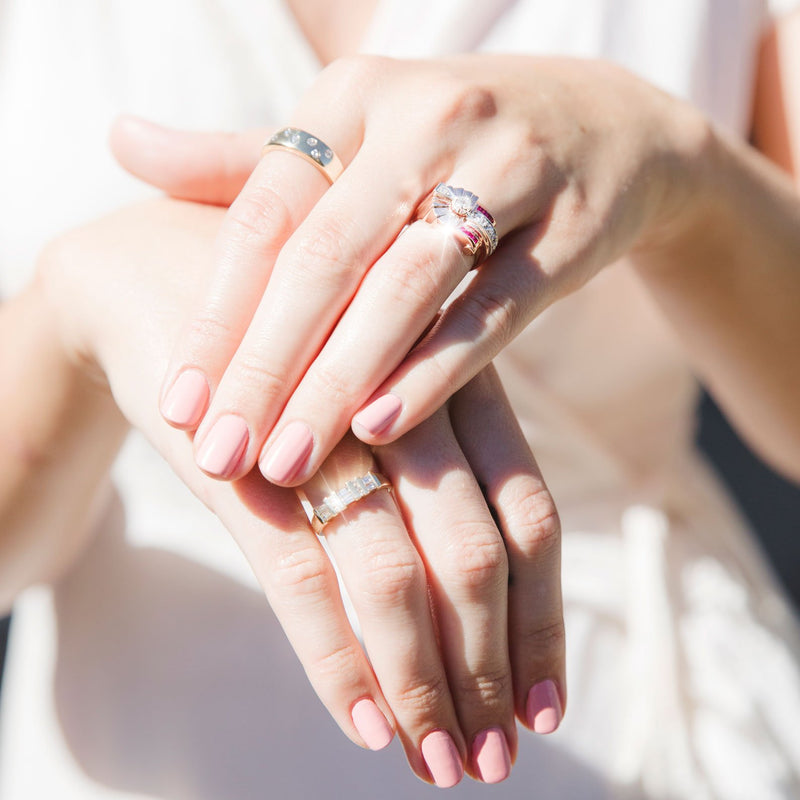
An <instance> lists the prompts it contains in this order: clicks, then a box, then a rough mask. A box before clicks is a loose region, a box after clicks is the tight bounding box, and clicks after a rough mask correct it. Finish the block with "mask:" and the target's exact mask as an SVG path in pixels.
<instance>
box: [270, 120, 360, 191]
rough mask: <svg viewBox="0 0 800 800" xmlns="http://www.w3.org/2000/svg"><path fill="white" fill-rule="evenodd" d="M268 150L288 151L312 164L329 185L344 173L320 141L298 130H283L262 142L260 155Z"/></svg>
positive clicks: (336, 158)
mask: <svg viewBox="0 0 800 800" xmlns="http://www.w3.org/2000/svg"><path fill="white" fill-rule="evenodd" d="M270 150H288V151H289V152H290V153H294V154H295V155H298V156H300V157H301V158H303V159H305V160H306V161H308V162H309V164H313V165H314V166H315V167H316V168H317V169H318V170H319V171H320V172H321V173H322V174H323V175H324V176H325V177H326V178H327V179H328V180H329V181H330V182H331V183H333V182H334V181H335V180H336V179H337V178H338V177H339V176H340V175H341V174H342V172H343V171H344V167H343V166H342V162H341V161H340V160H339V156H337V155H336V153H334V152H333V150H332V149H331V148H330V147H328V145H326V144H325V142H323V141H322V140H321V139H318V138H317V137H316V136H314V135H313V134H312V133H309V132H308V131H303V130H300V128H283V129H281V130H279V131H278V132H277V133H274V134H273V135H272V136H270V137H269V139H267V141H266V142H264V146H263V147H262V148H261V155H262V156H263V155H264V154H265V153H267V152H269V151H270Z"/></svg>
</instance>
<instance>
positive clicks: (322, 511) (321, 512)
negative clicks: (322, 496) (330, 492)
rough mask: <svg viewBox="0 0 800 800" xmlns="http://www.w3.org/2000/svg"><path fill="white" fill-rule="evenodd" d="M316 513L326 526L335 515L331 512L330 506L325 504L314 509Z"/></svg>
mask: <svg viewBox="0 0 800 800" xmlns="http://www.w3.org/2000/svg"><path fill="white" fill-rule="evenodd" d="M314 513H315V514H316V515H317V519H318V520H319V521H320V522H321V523H322V524H323V525H324V524H325V523H326V522H330V521H331V520H332V519H333V518H334V516H335V514H334V513H333V511H331V509H330V508H328V506H327V505H326V504H325V503H323V504H322V505H321V506H317V507H316V508H315V509H314Z"/></svg>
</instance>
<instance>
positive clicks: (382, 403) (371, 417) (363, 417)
mask: <svg viewBox="0 0 800 800" xmlns="http://www.w3.org/2000/svg"><path fill="white" fill-rule="evenodd" d="M402 409H403V401H402V400H401V399H400V398H399V397H398V396H397V395H396V394H385V395H384V396H383V397H379V398H378V399H377V400H374V401H373V402H372V403H370V404H369V405H368V406H367V407H366V408H364V409H362V410H361V411H359V412H358V414H356V415H355V416H354V417H353V422H354V423H355V424H356V425H360V426H361V427H362V428H365V429H366V430H367V431H369V432H370V433H371V434H372V435H373V436H377V435H378V434H379V433H382V432H383V431H385V430H386V429H387V428H388V427H389V426H390V425H391V424H392V423H393V422H394V421H395V420H396V419H397V416H398V415H399V414H400V412H401V411H402Z"/></svg>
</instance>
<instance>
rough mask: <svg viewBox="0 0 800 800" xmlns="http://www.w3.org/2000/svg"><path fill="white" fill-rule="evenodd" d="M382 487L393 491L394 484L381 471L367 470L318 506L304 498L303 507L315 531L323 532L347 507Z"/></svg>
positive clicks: (332, 493)
mask: <svg viewBox="0 0 800 800" xmlns="http://www.w3.org/2000/svg"><path fill="white" fill-rule="evenodd" d="M381 489H388V490H389V491H392V484H391V483H389V481H387V480H386V478H384V477H383V475H381V474H380V473H379V472H367V473H366V474H364V475H362V476H361V477H359V478H354V479H353V480H350V481H347V482H346V483H345V485H344V486H343V487H342V488H341V489H339V490H338V491H335V492H331V494H329V495H328V496H327V497H325V498H324V499H323V500H322V502H321V503H320V504H319V505H318V506H314V505H311V503H310V502H308V501H307V500H304V501H303V508H304V509H305V512H306V514H307V515H308V521H309V523H310V525H311V527H312V529H313V531H314V533H321V532H322V529H323V528H324V527H325V526H326V525H327V524H328V523H329V522H330V521H331V520H332V519H333V518H334V517H337V516H338V515H339V514H341V513H342V512H343V511H344V510H345V509H346V508H348V507H349V506H351V505H353V503H357V502H358V501H359V500H363V499H364V498H365V497H368V496H369V495H371V494H373V493H375V492H377V491H380V490H381Z"/></svg>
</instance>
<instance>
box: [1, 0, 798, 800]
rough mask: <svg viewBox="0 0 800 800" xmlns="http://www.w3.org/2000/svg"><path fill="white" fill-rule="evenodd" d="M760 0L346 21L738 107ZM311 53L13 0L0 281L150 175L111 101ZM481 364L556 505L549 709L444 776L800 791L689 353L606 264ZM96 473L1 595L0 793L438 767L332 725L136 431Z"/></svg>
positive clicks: (730, 114)
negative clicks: (128, 150) (46, 569)
mask: <svg viewBox="0 0 800 800" xmlns="http://www.w3.org/2000/svg"><path fill="white" fill-rule="evenodd" d="M796 5H798V0H783V2H780V3H775V8H778V6H780V7H781V9H782V10H788V8H789V7H790V6H792V7H794V6H796ZM769 13H770V8H768V4H767V2H766V0H671V2H664V0H602V1H601V0H560V2H558V3H555V2H553V0H435V2H431V1H430V0H379V3H378V9H377V11H376V13H375V16H374V19H373V21H372V24H371V26H370V29H369V32H368V34H367V36H366V38H365V41H364V43H363V48H362V49H363V50H365V51H367V52H376V53H385V54H389V55H395V56H398V57H413V56H432V55H437V54H445V53H451V52H459V51H464V50H482V51H497V52H499V51H513V52H528V53H537V54H543V53H553V54H556V53H557V54H567V55H578V56H601V57H605V58H609V59H612V60H615V61H618V62H620V63H622V64H624V65H625V66H627V67H629V68H630V69H632V70H634V71H635V72H637V73H639V74H640V75H642V76H643V77H644V78H646V79H648V80H650V81H652V82H653V83H655V84H657V85H659V86H661V87H663V88H665V89H667V90H668V91H671V92H673V93H675V94H677V95H680V96H682V97H685V98H688V99H690V100H691V101H693V102H694V103H695V104H697V105H698V106H700V107H701V108H703V109H704V110H705V111H706V112H707V113H708V114H709V115H711V116H712V117H713V118H714V119H715V120H716V121H717V122H718V123H719V124H721V125H724V126H726V127H728V128H730V129H731V130H733V131H736V132H738V133H739V134H741V135H745V134H746V132H747V125H748V118H749V111H750V99H751V91H752V81H753V68H754V63H755V62H754V59H755V52H756V45H757V43H758V40H759V37H760V35H761V32H762V31H763V29H764V26H765V25H766V23H767V21H768V14H769ZM318 69H319V63H318V61H317V58H316V57H315V55H314V53H313V51H312V50H311V48H310V47H309V45H308V43H307V42H306V41H305V40H304V39H303V37H302V35H301V33H300V31H299V29H298V28H297V26H296V24H295V22H294V19H293V18H292V17H291V15H290V13H289V12H288V10H287V9H286V8H285V7H284V5H283V3H281V2H279V0H262V2H258V3H256V2H247V0H205V2H202V3H200V2H196V1H193V0H171V2H169V3H165V2H157V0H137V2H135V3H130V2H123V0H71V2H69V3H64V2H61V0H37V2H31V0H6V2H5V3H3V4H2V5H0V175H2V176H3V177H2V194H1V195H0V296H3V295H5V296H9V295H11V294H13V293H14V292H15V291H17V290H18V289H19V288H20V287H21V286H22V285H23V284H24V283H25V281H26V280H27V279H28V277H29V276H30V273H31V269H32V265H33V261H34V258H35V253H36V251H37V250H38V249H39V247H40V246H41V245H42V244H43V242H45V241H46V240H47V239H48V238H49V237H51V236H53V235H54V234H56V233H57V232H59V231H61V230H63V229H65V228H67V227H69V226H72V225H75V224H78V223H80V222H83V221H85V220H87V219H89V218H92V217H94V216H98V215H100V214H103V213H105V212H107V211H108V210H109V209H111V208H113V207H115V206H118V205H120V204H122V203H124V202H128V201H131V200H134V199H137V198H140V197H142V196H145V195H147V194H148V193H151V190H149V189H147V188H146V187H143V186H141V185H140V184H137V183H136V182H134V181H133V180H132V179H130V178H128V177H127V176H125V175H124V174H122V172H121V171H120V170H119V168H117V167H116V166H115V165H114V164H113V162H112V160H111V157H110V155H109V154H108V152H107V147H106V136H107V130H108V127H109V124H110V121H111V119H112V118H113V116H114V115H115V114H116V113H118V112H120V111H131V112H134V113H139V114H142V115H144V116H148V117H151V118H154V119H156V120H158V121H161V122H163V123H166V124H174V125H180V126H185V127H197V128H241V127H249V126H256V125H258V126H265V125H271V124H272V125H279V124H281V123H282V122H283V121H284V120H286V119H287V118H288V116H289V114H290V111H291V109H292V107H293V105H294V103H295V102H296V100H297V98H298V96H299V94H300V93H301V92H302V91H303V89H304V88H305V87H306V86H307V85H308V84H309V83H310V81H311V80H312V79H313V77H314V75H315V73H316V72H317V71H318ZM20 212H22V213H20ZM732 235H736V234H734V233H733V232H732ZM739 235H742V234H739ZM499 367H500V369H501V372H502V375H503V378H504V381H505V383H506V386H507V388H508V390H509V393H510V395H511V397H512V401H513V402H514V405H515V408H516V410H517V412H518V414H519V416H520V419H521V422H522V425H523V428H524V430H525V432H526V435H527V436H528V438H529V441H530V443H531V445H532V447H533V448H534V451H535V453H536V456H537V459H538V461H539V463H540V465H541V467H542V469H543V472H544V475H545V477H546V479H547V480H548V483H549V484H550V486H551V488H552V490H553V493H554V495H555V497H556V501H557V503H558V505H559V509H560V511H561V514H562V519H563V523H564V573H563V574H564V577H563V583H564V594H565V603H566V616H567V635H568V683H569V696H570V701H569V713H568V715H567V718H566V720H565V722H564V725H563V726H562V728H561V729H560V730H559V731H558V732H557V733H556V734H555V735H553V736H551V737H548V738H542V737H537V736H535V735H532V734H528V733H527V732H524V731H523V732H522V734H521V740H520V752H519V759H518V761H517V764H516V766H515V769H514V771H513V772H512V777H511V778H510V780H508V781H507V782H506V783H504V784H502V785H501V786H499V787H493V788H492V789H491V790H489V789H487V788H486V787H483V786H480V785H478V784H475V783H472V782H470V781H469V780H465V781H464V783H463V784H462V785H461V786H459V787H458V788H457V789H455V790H452V791H451V793H450V795H448V796H455V797H462V796H463V797H472V796H475V797H478V796H479V795H480V796H481V797H485V796H486V793H487V791H491V793H492V796H493V797H497V798H503V797H505V798H521V797H541V798H582V799H583V798H586V799H588V798H591V799H592V800H594V799H595V798H639V797H647V798H678V797H679V798H692V799H693V800H694V799H695V798H697V799H698V800H702V799H704V798H709V799H710V798H726V800H727V798H743V799H745V798H746V800H755V799H756V798H757V799H758V800H772V799H773V798H775V799H776V800H777V799H778V798H781V799H783V800H788V798H796V797H800V637H798V628H797V625H796V622H795V620H794V618H793V616H792V613H791V611H790V610H789V608H788V606H787V604H786V602H785V600H784V598H783V596H782V594H781V592H780V589H779V588H778V587H777V585H776V583H775V580H774V578H773V576H772V575H771V573H770V572H769V571H768V569H767V568H766V567H765V565H764V563H763V560H762V558H761V556H760V554H759V553H758V552H757V550H756V548H755V547H754V545H753V543H752V540H751V537H750V535H749V533H748V532H747V531H746V530H745V528H744V526H743V524H742V521H741V519H740V517H739V515H738V514H737V512H736V511H735V510H734V508H733V507H732V506H731V504H730V502H729V501H728V500H727V499H726V497H725V496H724V494H723V493H722V491H721V490H720V488H719V487H718V485H717V483H716V481H715V479H714V478H713V476H712V475H711V474H709V472H708V470H707V469H706V468H705V466H704V465H703V464H702V462H701V461H700V459H699V457H698V456H697V454H696V453H695V452H694V449H693V444H692V439H693V430H694V406H695V401H696V387H695V383H694V380H693V379H692V376H691V374H690V373H689V371H688V369H687V366H686V363H685V361H684V358H683V356H682V353H681V351H680V349H679V347H678V345H677V344H676V342H675V341H674V339H673V336H672V334H671V332H670V330H669V329H668V328H667V327H666V325H665V324H664V323H663V322H662V321H661V319H660V317H659V315H658V313H657V312H656V310H655V309H654V307H653V306H652V304H651V302H650V301H649V299H648V297H647V296H646V295H645V294H644V293H643V292H642V290H641V289H640V288H639V287H638V285H637V284H636V283H635V282H634V281H633V280H632V278H631V276H630V275H629V273H628V272H627V271H626V269H625V267H624V266H620V267H617V268H615V269H609V270H606V271H604V272H603V273H601V275H599V276H598V277H597V278H595V279H594V280H592V281H591V283H590V284H589V285H588V286H586V287H585V288H584V289H582V290H581V291H580V292H579V293H577V294H576V295H574V296H572V297H570V298H568V299H566V300H562V301H560V302H559V303H558V304H557V305H556V306H554V307H553V308H551V309H549V310H548V311H547V312H546V313H545V314H543V315H542V317H541V318H540V319H538V320H537V321H536V322H535V323H534V324H532V325H531V326H530V327H529V329H528V330H527V331H526V332H525V333H524V334H523V335H522V336H521V337H519V339H518V340H517V341H516V342H515V343H514V344H513V345H512V346H511V347H509V348H508V350H507V351H506V353H505V354H504V355H503V356H502V358H501V359H499ZM114 479H115V484H116V487H117V490H118V497H119V502H117V503H115V504H114V505H113V507H111V508H110V509H109V512H108V514H107V516H106V518H105V519H104V520H103V521H102V524H101V530H100V531H99V532H98V536H97V538H96V539H95V541H94V543H93V544H92V545H91V546H90V548H89V549H88V550H87V552H86V553H85V554H84V555H83V557H82V558H81V560H80V562H79V563H78V564H77V565H76V567H75V568H74V570H73V571H72V572H71V573H70V574H69V575H68V576H67V577H66V578H65V579H64V580H62V581H61V583H60V584H59V585H58V586H57V587H55V588H35V589H32V590H30V591H28V592H26V593H25V594H24V595H23V596H22V597H21V598H20V599H19V601H18V603H17V605H16V607H15V618H14V624H13V628H12V635H11V640H10V649H9V654H8V664H7V671H6V675H5V680H4V685H3V696H2V720H1V723H2V728H1V729H0V730H1V734H0V737H1V738H0V800H32V799H33V798H35V799H36V800H38V798H45V797H57V798H59V800H71V799H72V798H80V800H94V799H95V798H98V800H99V799H101V798H102V800H111V799H114V800H116V799H117V798H154V799H157V800H219V798H236V799H237V800H249V799H250V798H264V797H267V798H281V800H283V799H285V798H286V799H289V798H319V797H323V796H333V797H342V798H349V799H350V800H361V799H362V798H364V799H366V798H370V799H372V798H389V799H390V800H391V798H408V797H415V796H417V795H419V796H422V795H426V794H432V793H433V792H434V791H435V790H433V789H428V788H426V787H425V786H424V785H422V784H421V783H420V782H419V781H417V780H416V779H415V778H414V777H413V776H412V774H411V772H410V771H409V770H408V768H407V766H406V765H405V759H404V757H403V754H402V752H401V748H400V746H399V745H397V744H395V745H393V746H392V747H390V748H389V749H388V751H385V752H381V753H377V754H376V753H368V752H364V751H361V750H360V749H358V748H356V747H355V746H353V745H352V744H351V743H349V742H348V741H347V740H346V739H345V738H344V736H342V735H341V734H340V733H339V731H338V729H337V728H336V726H335V725H334V723H333V722H332V721H331V720H330V719H329V718H328V716H327V714H326V712H325V711H324V709H323V708H322V706H321V704H320V703H319V702H318V701H317V700H316V698H315V697H314V695H313V693H312V690H311V689H310V687H309V686H308V685H307V682H306V679H305V677H304V675H303V673H302V671H301V669H300V667H299V665H298V663H297V661H296V659H295V657H294V654H293V653H292V651H291V650H290V648H289V647H288V645H287V643H286V641H285V638H284V636H283V634H282V632H281V631H280V629H279V627H278V625H277V623H276V622H275V620H274V618H273V616H272V614H271V612H270V611H269V608H268V606H267V604H266V602H265V601H264V599H263V596H262V595H261V593H260V591H259V590H258V587H257V586H256V583H255V581H254V579H253V578H252V576H251V574H250V571H249V567H248V566H247V565H246V563H245V561H244V559H243V557H242V556H241V554H240V553H239V552H238V550H237V549H236V547H235V546H234V544H233V542H232V540H231V539H230V537H229V536H228V535H227V533H226V532H225V531H224V529H223V528H222V527H221V525H220V524H219V523H218V522H217V521H216V519H215V518H214V517H213V516H211V515H210V514H209V513H208V512H207V511H206V510H205V509H204V508H203V507H202V506H201V504H200V503H199V502H197V501H195V499H194V498H193V497H192V496H191V495H190V494H189V493H188V491H187V490H186V489H185V488H184V487H183V486H182V484H181V483H180V482H179V481H178V480H177V478H175V477H174V476H172V474H171V472H170V471H169V469H168V468H167V467H166V465H165V464H164V463H163V462H162V461H161V459H160V458H159V457H158V456H157V455H155V454H154V453H153V452H152V451H151V450H150V448H149V446H148V445H147V444H146V443H145V442H144V441H143V439H142V437H140V436H139V435H137V434H133V435H131V437H130V438H129V440H128V442H127V444H126V446H125V448H124V450H123V453H122V454H121V456H120V458H119V460H118V462H117V464H116V466H115V468H114Z"/></svg>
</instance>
